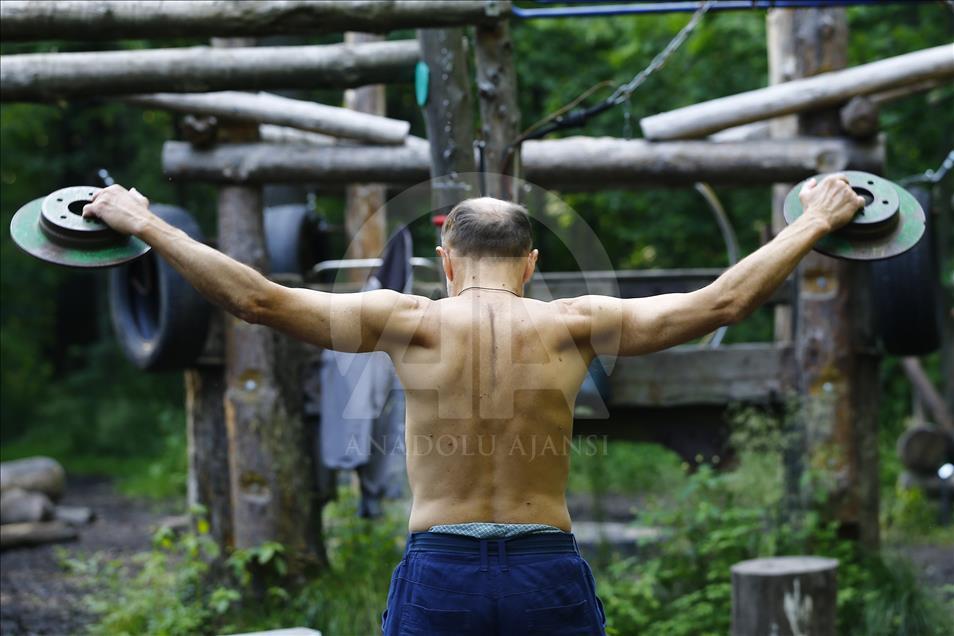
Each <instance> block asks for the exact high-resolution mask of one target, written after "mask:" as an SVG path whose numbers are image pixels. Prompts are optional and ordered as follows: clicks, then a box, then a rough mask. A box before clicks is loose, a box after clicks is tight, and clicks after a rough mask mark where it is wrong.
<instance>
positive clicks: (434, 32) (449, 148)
mask: <svg viewBox="0 0 954 636" xmlns="http://www.w3.org/2000/svg"><path fill="white" fill-rule="evenodd" d="M417 39H418V42H419V43H420V45H421V59H422V60H423V61H424V63H425V64H427V66H428V68H429V69H430V72H429V78H430V79H429V85H428V97H427V102H426V104H425V105H424V121H425V123H426V124H427V140H428V142H429V144H430V176H431V206H432V208H433V209H434V210H444V211H449V209H450V206H453V205H456V204H457V203H458V202H460V201H461V200H463V199H466V198H469V197H474V196H479V194H478V193H479V189H478V188H477V184H476V183H474V180H473V178H471V176H472V175H473V174H474V172H475V171H476V163H475V162H474V127H473V121H474V117H473V112H474V111H473V104H472V101H471V95H470V77H469V75H468V73H467V53H466V48H465V42H466V40H465V38H464V32H463V30H462V29H422V30H420V31H418V35H417ZM465 175H467V176H465Z"/></svg>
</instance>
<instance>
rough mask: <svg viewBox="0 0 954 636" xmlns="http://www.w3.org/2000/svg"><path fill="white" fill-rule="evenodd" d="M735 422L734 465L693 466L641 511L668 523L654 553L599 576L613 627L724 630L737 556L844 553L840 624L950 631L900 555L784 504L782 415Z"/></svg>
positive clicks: (846, 630)
mask: <svg viewBox="0 0 954 636" xmlns="http://www.w3.org/2000/svg"><path fill="white" fill-rule="evenodd" d="M735 424H736V431H735V434H734V436H733V441H734V444H735V447H736V448H738V449H741V450H740V458H739V464H738V467H737V468H736V469H735V470H732V471H728V472H723V473H716V472H715V471H713V470H712V469H711V468H709V467H708V466H703V467H701V468H700V469H699V470H698V471H697V472H695V473H694V474H692V475H690V476H688V478H687V479H686V481H685V485H684V486H683V487H682V488H681V489H680V491H679V493H678V495H677V496H676V497H675V498H674V499H672V500H669V501H667V502H666V503H665V504H664V505H662V506H657V507H656V508H655V509H651V510H648V511H646V512H645V513H643V515H642V517H641V519H640V523H643V524H647V523H648V524H653V525H656V526H658V527H661V528H664V529H665V531H666V533H667V534H666V536H665V538H664V539H663V540H662V541H661V542H660V543H659V544H658V545H655V546H653V556H652V557H650V558H648V559H645V558H644V559H639V558H637V557H632V558H628V559H624V560H621V561H618V562H617V563H614V564H612V565H610V566H609V567H607V568H606V569H605V571H603V572H601V574H602V576H598V577H597V580H598V583H599V593H600V596H601V598H602V600H603V602H604V604H605V606H606V613H607V628H608V631H609V632H610V633H613V634H633V633H639V634H647V635H650V636H652V635H654V634H658V635H660V636H662V635H666V636H679V635H686V636H688V635H690V634H691V635H696V634H725V633H727V632H728V631H729V629H730V621H731V615H730V611H729V608H730V606H731V575H730V568H731V566H732V565H734V564H735V563H738V562H739V561H743V560H746V559H752V558H757V557H767V556H776V555H792V554H812V555H818V556H826V557H831V558H835V559H838V561H839V567H838V626H839V627H838V628H839V633H840V634H864V635H870V634H885V635H887V634H905V635H908V636H915V635H924V636H934V635H940V634H943V633H946V632H945V630H944V628H943V626H944V625H947V624H949V621H950V620H951V618H952V616H951V612H950V611H948V610H945V609H944V608H943V606H942V605H941V603H940V601H939V599H937V598H936V597H934V596H933V595H932V594H931V592H930V591H929V590H927V589H925V588H924V587H923V586H921V585H920V584H919V582H918V581H917V580H916V578H915V576H914V575H913V573H912V571H911V568H910V566H909V565H907V564H906V563H905V562H904V561H902V560H899V559H897V558H894V557H890V556H882V555H879V554H877V553H867V552H865V551H864V550H863V549H862V548H861V547H860V546H859V545H858V544H857V543H856V542H854V541H850V540H845V539H841V538H839V537H838V535H837V532H836V527H835V525H834V524H831V523H825V522H823V521H822V520H821V517H820V516H819V515H818V513H817V512H815V511H813V510H809V511H807V512H803V513H801V514H799V515H797V516H794V515H793V516H792V518H791V519H787V518H786V517H785V516H784V515H783V514H782V512H781V511H782V495H783V492H784V490H783V470H784V469H783V462H782V450H783V449H784V445H785V444H786V443H787V440H786V437H787V436H786V435H785V434H784V429H783V427H782V426H781V423H780V422H778V421H777V420H775V419H773V418H771V417H768V416H765V415H763V414H759V413H757V412H753V411H745V412H741V413H739V414H738V415H737V417H736V418H735ZM806 481H808V482H814V483H815V485H816V487H817V486H818V484H823V482H821V481H820V480H817V479H816V480H812V479H810V478H809V479H808V480H806ZM820 498H821V497H820Z"/></svg>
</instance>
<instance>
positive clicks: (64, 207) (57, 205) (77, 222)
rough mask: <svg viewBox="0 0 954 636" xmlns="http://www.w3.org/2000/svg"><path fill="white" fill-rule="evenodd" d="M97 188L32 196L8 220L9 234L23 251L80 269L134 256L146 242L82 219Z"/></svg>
mask: <svg viewBox="0 0 954 636" xmlns="http://www.w3.org/2000/svg"><path fill="white" fill-rule="evenodd" d="M97 190H98V189H97V188H91V187H86V186H78V187H72V188H63V189H62V190H57V191H56V192H54V193H52V194H50V195H49V196H46V197H42V198H39V199H34V200H33V201H30V202H29V203H27V204H26V205H24V206H23V207H22V208H20V209H19V210H18V211H17V213H16V214H15V215H13V220H12V221H11V222H10V236H11V237H12V238H13V241H14V242H15V243H16V244H17V246H18V247H20V248H21V249H22V250H23V251H25V252H26V253H28V254H30V255H31V256H35V257H36V258H38V259H40V260H42V261H46V262H48V263H55V264H56V265H63V266H65V267H76V268H83V269H98V268H104V267H114V266H116V265H122V264H123V263H128V262H129V261H131V260H134V259H137V258H139V257H140V256H142V255H143V254H145V253H146V252H148V251H149V249H150V248H149V245H147V244H146V243H144V242H143V241H141V240H140V239H138V238H136V237H134V236H124V235H122V234H120V233H118V232H115V231H113V230H111V229H110V228H109V227H108V226H106V225H105V224H103V223H101V222H99V221H97V220H95V219H83V218H82V206H83V204H85V203H86V202H87V201H88V200H89V198H90V197H91V196H92V195H93V194H94V193H95V192H96V191H97Z"/></svg>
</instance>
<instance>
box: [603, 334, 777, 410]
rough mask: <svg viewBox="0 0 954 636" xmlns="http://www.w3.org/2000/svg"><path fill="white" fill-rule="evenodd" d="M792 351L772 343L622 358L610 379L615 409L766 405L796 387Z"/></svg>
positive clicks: (689, 347)
mask: <svg viewBox="0 0 954 636" xmlns="http://www.w3.org/2000/svg"><path fill="white" fill-rule="evenodd" d="M792 369H793V364H792V349H791V347H789V346H784V345H777V344H772V343H764V344H763V343H750V344H735V345H725V346H721V347H706V346H696V345H687V346H683V347H676V348H674V349H669V350H666V351H660V352H659V353H653V354H650V355H646V356H638V357H631V358H618V359H617V360H616V365H615V367H614V368H613V372H612V374H611V375H610V387H611V392H612V397H611V399H610V404H609V406H610V407H611V408H613V407H674V406H689V405H728V404H732V403H734V402H744V403H758V404H768V403H774V402H779V401H781V400H783V398H784V395H785V394H786V392H787V391H788V390H789V389H790V388H791V387H792V384H791V380H790V378H791V372H792Z"/></svg>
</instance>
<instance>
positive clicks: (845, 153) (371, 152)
mask: <svg viewBox="0 0 954 636" xmlns="http://www.w3.org/2000/svg"><path fill="white" fill-rule="evenodd" d="M883 165H884V146H883V144H882V143H881V142H880V141H879V142H878V143H875V144H859V143H856V142H851V141H847V140H842V139H815V138H799V139H786V140H760V141H746V142H720V143H711V142H707V141H689V142H672V143H659V144H654V143H649V142H646V141H644V140H641V139H630V140H627V139H613V138H608V137H604V138H594V137H569V138H566V139H556V140H550V141H528V142H525V143H524V144H523V168H524V173H525V178H526V180H527V181H529V182H530V183H533V184H536V185H539V186H541V187H544V188H552V189H556V190H561V191H564V192H572V191H586V190H596V189H603V188H620V189H630V188H634V187H646V186H661V185H686V184H691V183H694V182H696V181H709V182H711V183H718V184H761V183H771V182H774V181H800V180H802V179H805V178H807V177H809V176H812V175H815V174H817V173H819V172H832V171H837V170H846V169H849V168H850V169H855V170H864V171H867V172H880V171H881V169H882V168H883ZM162 167H163V171H164V173H165V174H166V176H168V177H171V178H173V179H183V180H195V181H211V182H219V183H296V182H306V183H318V184H328V185H336V186H340V185H341V184H342V183H369V182H370V183H390V184H398V185H410V184H416V183H421V182H423V181H427V179H428V178H429V177H430V169H429V157H428V151H427V148H426V147H423V146H421V145H420V144H417V143H408V144H406V145H404V146H350V145H343V144H337V145H334V146H329V147H308V146H304V145H302V146H293V147H290V146H287V145H275V144H234V145H220V146H217V147H215V148H212V149H210V150H197V149H195V148H193V147H192V146H191V145H189V144H188V143H184V142H177V141H169V142H166V144H165V145H164V146H163V152H162ZM455 191H456V190H455ZM462 192H468V193H470V192H473V189H469V190H466V191H462Z"/></svg>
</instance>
